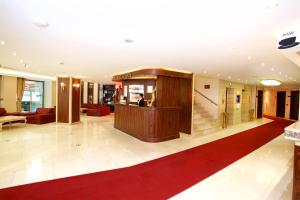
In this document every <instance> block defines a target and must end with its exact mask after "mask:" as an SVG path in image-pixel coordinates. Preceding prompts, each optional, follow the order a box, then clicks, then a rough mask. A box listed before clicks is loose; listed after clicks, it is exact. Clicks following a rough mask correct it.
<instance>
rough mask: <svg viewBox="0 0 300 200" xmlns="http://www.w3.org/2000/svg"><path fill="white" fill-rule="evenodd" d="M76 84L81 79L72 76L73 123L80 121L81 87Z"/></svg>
mask: <svg viewBox="0 0 300 200" xmlns="http://www.w3.org/2000/svg"><path fill="white" fill-rule="evenodd" d="M75 84H80V79H76V78H72V123H75V122H79V121H80V89H81V87H80V86H79V88H77V87H76V86H75Z"/></svg>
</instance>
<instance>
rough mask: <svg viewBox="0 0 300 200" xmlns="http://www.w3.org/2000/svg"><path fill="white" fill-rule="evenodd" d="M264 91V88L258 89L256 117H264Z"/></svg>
mask: <svg viewBox="0 0 300 200" xmlns="http://www.w3.org/2000/svg"><path fill="white" fill-rule="evenodd" d="M263 95H264V91H262V90H257V113H256V118H258V119H259V118H262V116H263V97H264V96H263Z"/></svg>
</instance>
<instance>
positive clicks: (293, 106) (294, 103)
mask: <svg viewBox="0 0 300 200" xmlns="http://www.w3.org/2000/svg"><path fill="white" fill-rule="evenodd" d="M298 116H299V91H291V98H290V119H294V120H298Z"/></svg>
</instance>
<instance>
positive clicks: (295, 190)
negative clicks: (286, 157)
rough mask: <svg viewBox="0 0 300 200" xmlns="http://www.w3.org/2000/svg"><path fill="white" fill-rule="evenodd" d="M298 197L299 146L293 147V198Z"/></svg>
mask: <svg viewBox="0 0 300 200" xmlns="http://www.w3.org/2000/svg"><path fill="white" fill-rule="evenodd" d="M299 199H300V146H296V145H295V147H294V180H293V200H299Z"/></svg>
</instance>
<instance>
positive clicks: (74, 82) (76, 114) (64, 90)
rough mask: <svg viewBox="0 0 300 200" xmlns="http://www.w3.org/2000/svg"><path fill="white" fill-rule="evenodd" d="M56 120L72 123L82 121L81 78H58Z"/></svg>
mask: <svg viewBox="0 0 300 200" xmlns="http://www.w3.org/2000/svg"><path fill="white" fill-rule="evenodd" d="M56 105H57V106H56V122H58V123H68V124H72V123H75V122H79V121H80V79H78V78H74V77H58V78H57V103H56Z"/></svg>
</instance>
